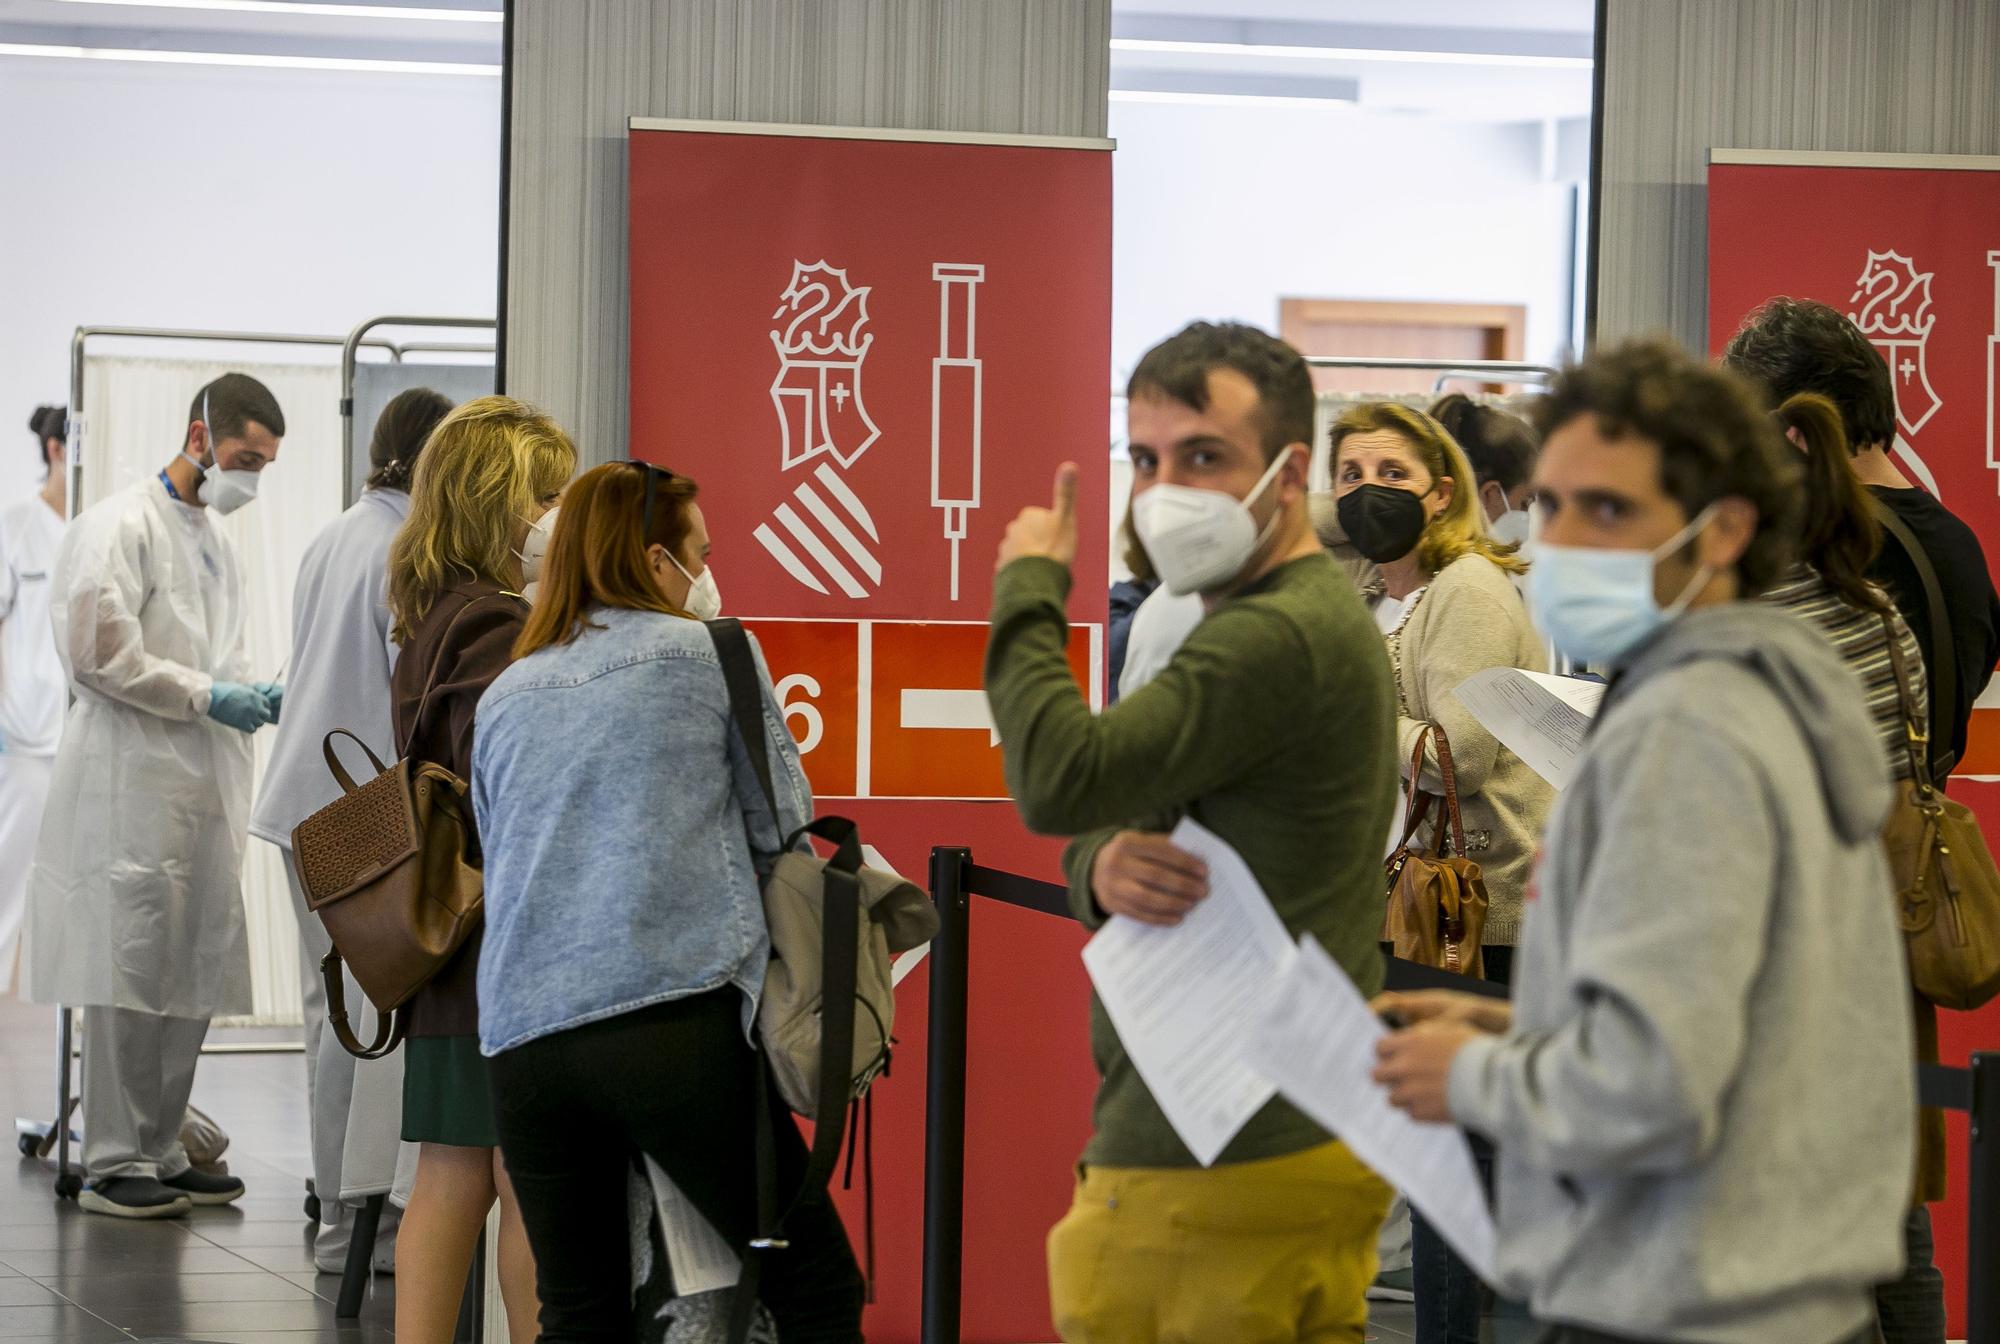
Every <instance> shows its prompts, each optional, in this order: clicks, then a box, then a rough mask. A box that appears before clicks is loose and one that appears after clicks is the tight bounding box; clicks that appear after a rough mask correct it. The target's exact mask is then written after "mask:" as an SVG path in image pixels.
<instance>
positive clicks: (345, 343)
mask: <svg viewBox="0 0 2000 1344" xmlns="http://www.w3.org/2000/svg"><path fill="white" fill-rule="evenodd" d="M377 327H487V328H490V329H492V330H493V331H494V332H495V333H496V334H497V333H498V331H499V326H498V324H497V323H496V322H495V320H494V319H493V318H490V317H403V316H398V315H396V314H393V313H392V314H390V315H389V316H387V317H371V318H369V319H368V320H367V321H366V322H363V323H361V324H360V325H358V326H356V327H355V328H354V330H352V331H350V332H348V333H347V336H346V338H345V339H343V340H342V341H340V343H339V344H340V500H341V507H342V508H345V507H347V506H348V505H350V504H352V503H354V501H353V500H352V499H350V498H349V497H348V493H347V492H348V491H349V490H351V489H353V488H354V485H353V482H354V365H355V357H356V356H357V355H358V354H359V353H360V350H361V347H362V346H364V345H374V344H385V345H389V348H390V349H392V350H394V351H396V362H397V363H401V362H402V357H403V356H404V355H406V354H411V353H413V352H415V351H419V350H421V351H426V352H429V353H433V354H447V353H448V354H479V353H486V352H491V351H492V350H493V347H492V346H490V345H467V344H458V343H455V342H436V341H424V342H413V343H409V344H405V345H394V344H391V343H389V342H386V341H383V340H382V339H381V338H380V337H377V338H376V339H375V340H373V341H371V340H369V339H368V333H369V332H371V331H373V330H374V329H375V328H377Z"/></svg>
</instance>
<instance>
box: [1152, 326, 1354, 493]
mask: <svg viewBox="0 0 2000 1344" xmlns="http://www.w3.org/2000/svg"><path fill="white" fill-rule="evenodd" d="M1216 369H1234V370H1236V372H1238V373H1240V374H1242V375H1243V376H1244V377H1245V378H1248V379H1249V380H1250V382H1251V385H1252V386H1254V387H1255V388H1256V389H1257V406H1258V413H1259V417H1260V419H1261V420H1262V422H1263V428H1264V457H1265V459H1266V460H1269V459H1271V458H1275V457H1276V456H1277V455H1278V454H1279V452H1281V451H1282V450H1283V449H1284V447H1285V445H1286V444H1291V443H1303V444H1311V443H1312V439H1313V407H1314V397H1313V384H1312V374H1311V373H1310V372H1308V371H1307V369H1306V362H1305V360H1304V359H1302V358H1300V357H1299V352H1298V351H1296V350H1294V349H1292V347H1291V346H1289V345H1287V344H1285V343H1284V342H1283V341H1281V340H1279V339H1278V338H1277V337H1276V336H1273V335H1271V334H1270V333H1269V332H1264V331H1259V330H1258V329H1257V328H1256V327H1253V326H1250V325H1248V324H1246V323H1242V322H1191V323H1189V324H1188V325H1187V326H1185V327H1183V328H1181V329H1180V330H1179V331H1178V332H1176V333H1175V334H1173V335H1172V336H1169V337H1167V339H1166V340H1164V341H1161V342H1160V343H1159V344H1158V345H1156V346H1154V347H1153V348H1152V349H1151V350H1148V351H1147V352H1146V355H1145V358H1143V359H1141V360H1140V361H1139V367H1138V368H1136V369H1134V370H1133V371H1132V379H1131V381H1130V382H1129V383H1128V384H1126V387H1125V393H1126V395H1127V396H1128V397H1140V396H1145V395H1148V394H1154V395H1159V396H1165V397H1168V398H1170V399H1172V400H1174V401H1178V402H1180V403H1181V404H1182V405H1183V406H1191V407H1193V408H1194V409H1195V410H1197V411H1205V410H1207V409H1208V375H1209V374H1210V373H1211V372H1213V371H1214V370H1216Z"/></svg>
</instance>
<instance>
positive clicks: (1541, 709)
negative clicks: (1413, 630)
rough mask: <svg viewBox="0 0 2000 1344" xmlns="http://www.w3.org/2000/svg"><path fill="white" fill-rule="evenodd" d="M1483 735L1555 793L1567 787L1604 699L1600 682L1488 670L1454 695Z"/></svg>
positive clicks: (1471, 678)
mask: <svg viewBox="0 0 2000 1344" xmlns="http://www.w3.org/2000/svg"><path fill="white" fill-rule="evenodd" d="M1453 694H1454V695H1456V696H1457V697H1458V702H1459V703H1460V704H1462V705H1464V706H1465V707H1466V709H1468V710H1470V711H1471V713H1472V717H1473V718H1475V719H1478V720H1479V722H1480V725H1481V726H1482V727H1484V728H1485V729H1486V731H1487V732H1489V733H1491V734H1493V736H1494V737H1496V738H1498V739H1499V740H1500V744H1501V745H1502V746H1504V747H1506V748H1507V750H1509V751H1511V752H1513V753H1514V754H1515V755H1516V756H1519V757H1520V758H1521V759H1522V760H1524V761H1526V762H1527V763H1528V765H1529V767H1530V768H1531V769H1533V770H1534V772H1535V773H1536V774H1538V775H1540V776H1541V777H1542V778H1543V779H1546V780H1547V781H1548V782H1549V783H1550V784H1553V785H1554V786H1555V787H1556V788H1558V789H1560V788H1563V787H1564V786H1565V785H1567V784H1568V783H1569V777H1570V771H1571V770H1572V769H1573V768H1574V767H1575V765H1576V758H1577V757H1578V756H1580V755H1582V754H1583V740H1584V737H1585V735H1586V734H1588V733H1589V731H1590V721H1591V720H1592V719H1593V718H1595V717H1596V716H1597V707H1598V705H1599V704H1600V703H1602V701H1603V700H1604V686H1603V684H1602V683H1601V682H1595V681H1583V680H1580V679H1578V678H1576V677H1553V676H1550V675H1549V674H1548V673H1546V672H1523V671H1522V670H1521V669H1519V668H1515V667H1489V668H1487V669H1486V670H1485V671H1484V672H1475V673H1473V674H1472V675H1471V676H1469V677H1467V678H1466V679H1465V680H1464V681H1462V682H1460V683H1459V685H1458V689H1457V690H1456V691H1454V692H1453Z"/></svg>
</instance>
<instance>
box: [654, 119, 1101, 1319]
mask: <svg viewBox="0 0 2000 1344" xmlns="http://www.w3.org/2000/svg"><path fill="white" fill-rule="evenodd" d="M1086 143H1087V142H1078V143H1077V145H1074V146H1064V145H1061V144H1046V143H1003V142H1001V140H1000V138H999V137H987V138H984V139H981V138H979V137H972V138H970V139H968V140H966V141H950V140H946V139H944V138H942V137H934V136H922V137H898V135H897V133H895V132H879V133H877V132H846V131H843V132H823V131H815V130H814V129H813V128H808V127H798V128H786V129H785V130H784V131H782V132H772V133H739V132H738V130H737V129H736V128H732V127H729V126H727V125H701V124H658V123H653V124H648V123H635V124H634V127H633V131H632V135H631V147H630V152H631V240H630V247H631V258H630V260H631V339H632V367H631V444H632V452H633V454H634V455H635V456H638V457H643V458H645V459H647V460H649V461H653V462H658V463H661V464H663V465H666V466H669V467H672V468H673V469H674V470H676V471H680V472H684V473H686V474H687V475H689V476H691V477H693V478H694V479H695V480H696V481H697V482H698V483H699V484H700V486H701V504H702V508H703V511H704V513H705V514H706V516H707V521H708V526H709V531H710V534H711V537H712V538H713V541H714V546H715V551H714V557H713V563H714V565H715V568H716V577H717V579H718V581H719V584H720V587H721V589H722V592H723V594H724V596H725V599H726V601H727V602H728V604H729V605H728V609H729V610H730V611H731V613H732V614H737V615H741V616H742V617H744V618H745V620H746V621H747V622H749V624H750V625H751V627H752V628H753V629H754V630H755V631H756V634H757V637H758V640H759V642H760V643H761V644H762V646H763V648H764V651H765V654H766V657H767V659H768V661H769V663H770V667H771V675H772V680H773V681H774V683H775V684H776V687H777V690H778V695H779V699H780V700H781V701H782V702H783V703H784V705H785V711H786V722H787V724H788V726H789V727H790V728H791V730H792V733H793V736H794V737H795V738H796V739H797V740H798V742H799V746H800V751H801V756H802V760H803V761H804V763H805V768H806V773H807V775H808V777H809V778H810V779H811V781H812V785H813V790H814V793H815V795H816V796H817V798H818V799H819V800H820V801H821V802H822V804H823V805H824V810H827V811H836V812H840V813H842V814H845V815H849V816H853V817H854V818H855V819H856V820H858V821H859V822H860V823H861V825H862V830H863V834H864V835H865V836H866V838H867V839H868V841H869V842H870V843H871V844H872V845H874V846H876V847H877V850H878V853H879V854H880V855H881V857H883V858H885V859H886V860H888V861H889V862H891V863H892V864H893V865H894V866H895V867H896V868H898V869H899V870H900V871H902V872H904V873H907V874H910V875H912V876H913V877H916V878H917V879H918V880H919V881H921V880H923V878H924V875H925V874H926V872H927V865H928V861H929V852H930V848H931V846H933V845H938V844H953V845H969V846H971V847H973V849H974V853H975V855H976V856H977V858H978V860H979V862H981V863H982V864H985V865H988V866H992V867H1001V868H1009V869H1013V870H1016V871H1020V872H1026V873H1029V874H1030V875H1033V876H1037V877H1043V878H1049V879H1055V878H1057V877H1059V873H1058V872H1057V868H1056V856H1057V848H1056V846H1055V845H1053V844H1052V843H1051V842H1049V841H1046V840H1036V839H1032V838H1031V837H1029V836H1028V835H1027V834H1026V833H1025V832H1024V831H1023V830H1022V829H1021V827H1020V824H1019V822H1018V820H1017V819H1016V815H1015V812H1014V809H1013V807H1012V805H1011V804H1009V803H1007V802H1005V801H1004V800H1005V797H1006V789H1005V784H1004V779H1003V776H1002V771H1001V748H1000V744H999V742H998V740H997V738H996V737H995V736H994V733H993V723H992V717H991V714H990V712H989V710H988V709H987V706H986V700H985V695H984V693H983V691H982V690H981V675H980V672H981V660H982V656H983V653H984V648H985V626H984V619H985V616H986V611H987V606H988V601H989V597H990V593H991V582H992V578H991V576H992V571H993V557H994V553H995V551H996V550H997V548H998V546H999V543H1000V540H1001V537H1002V535H1003V534H1004V532H1005V529H1006V526H1007V523H1008V522H1009V521H1011V520H1012V518H1013V517H1014V514H1015V513H1016V512H1017V511H1019V509H1020V508H1021V507H1022V506H1024V505H1026V504H1030V503H1039V502H1045V501H1046V500H1047V499H1048V497H1049V496H1050V493H1051V490H1052V485H1053V481H1054V477H1055V472H1056V468H1057V467H1058V466H1059V465H1060V464H1061V463H1063V462H1065V461H1074V462H1076V463H1078V464H1079V465H1081V466H1082V468H1083V476H1082V480H1081V482H1080V501H1081V503H1080V507H1079V508H1078V510H1077V512H1078V516H1079V517H1080V518H1081V519H1082V520H1083V535H1082V538H1081V549H1080V552H1079V556H1078V560H1077V565H1076V590H1075V596H1074V597H1073V599H1072V601H1071V609H1070V614H1071V619H1072V620H1073V621H1075V622H1076V629H1075V631H1074V634H1073V638H1072V640H1071V646H1070V665H1071V668H1072V670H1073V671H1074V672H1075V674H1076V677H1077V680H1078V682H1079V683H1080V684H1081V685H1083V686H1085V687H1087V688H1090V694H1091V696H1092V700H1093V703H1096V702H1097V700H1098V699H1099V698H1100V692H1099V689H1098V688H1101V687H1102V685H1103V681H1104V672H1103V667H1104V656H1105V655H1104V630H1103V623H1104V619H1105V605H1106V589H1107V585H1108V582H1109V579H1108V574H1107V551H1108V546H1107V538H1106V536H1105V530H1104V527H1105V524H1104V520H1105V519H1106V518H1107V517H1108V516H1109V511H1110V510H1109V502H1108V500H1107V498H1106V495H1107V492H1108V491H1109V488H1110V482H1109V461H1108V453H1107V436H1106V415H1107V406H1108V398H1107V395H1106V392H1107V387H1108V381H1107V380H1108V378H1109V371H1110V299H1111V256H1110V236H1111V235H1110V228H1111V174H1110V158H1109V156H1108V155H1107V154H1104V153H1102V152H1098V151H1097V149H1096V147H1095V146H1091V147H1085V145H1086ZM973 936H974V947H975V952H974V957H975V961H974V969H973V973H972V977H971V983H972V987H973V988H972V995H973V998H972V1005H971V1026H970V1034H971V1043H970V1049H969V1064H968V1078H969V1082H968V1093H969V1101H968V1119H967V1134H966V1153H967V1178H966V1202H967V1207H968V1208H973V1209H977V1210H978V1217H977V1218H976V1219H974V1220H971V1225H970V1226H968V1228H967V1229H966V1269H965V1328H964V1337H965V1338H966V1339H967V1340H969V1341H982V1340H991V1341H1007V1340H1032V1339H1047V1338H1051V1337H1052V1331H1051V1329H1050V1324H1049V1316H1048V1290H1047V1272H1046V1267H1045V1260H1044V1255H1043V1239H1044V1237H1045V1235H1046V1233H1047V1231H1048V1228H1049V1227H1050V1226H1051V1225H1052V1224H1053V1223H1054V1222H1055V1220H1056V1219H1057V1218H1058V1217H1060V1216H1061V1214H1062V1212H1063V1210H1064V1208H1065V1207H1066V1206H1067V1201H1068V1194H1069V1171H1070V1164H1071V1163H1072V1162H1073V1161H1074V1160H1075V1157H1076V1154H1077V1153H1078V1152H1079V1151H1080V1149H1081V1147H1082V1144H1083V1141H1084V1139H1085V1138H1086V1137H1087V1133H1088V1129H1089V1100H1090V1095H1091V1092H1092V1089H1093V1086H1094V1081H1095V1080H1094V1076H1093V1074H1092V1072H1091V1068H1090V1062H1089V1055H1088V1047H1087V1011H1086V1010H1087V1003H1088V984H1087V981H1086V979H1085V977H1084V975H1083V971H1082V967H1081V965H1080V964H1079V963H1078V961H1077V956H1076V954H1077V950H1078V948H1079V946H1080V945H1081V941H1082V940H1081V934H1080V931H1079V930H1078V929H1076V928H1075V927H1074V926H1072V925H1068V924H1066V923H1064V922H1061V921H1057V920H1052V919H1050V918H1048V917H1047V916H1039V915H1031V914H1026V913H1022V912H1016V911H1011V910H1006V909H1001V908H993V907H987V906H985V905H984V904H983V903H980V908H979V910H978V912H977V914H976V915H975V922H974V935H973ZM926 983H927V977H926V976H925V975H924V973H923V971H922V969H921V968H920V969H919V970H918V971H917V972H916V973H915V974H914V975H912V976H911V977H910V978H909V979H908V980H907V981H905V982H904V984H903V986H902V987H901V989H900V990H899V997H898V1021H897V1026H896V1035H897V1037H898V1040H899V1046H898V1049H897V1053H896V1059H895V1064H894V1070H893V1073H892V1074H891V1076H890V1077H889V1078H887V1079H885V1080H884V1081H882V1082H881V1083H880V1084H878V1085H877V1087H876V1089H875V1177H876V1181H877V1186H878V1188H877V1192H876V1201H875V1213H876V1223H877V1256H876V1268H877V1275H878V1282H877V1301H876V1305H875V1306H874V1307H873V1308H872V1309H871V1311H870V1315H869V1320H868V1335H869V1338H871V1339H881V1340H887V1341H895V1340H914V1339H915V1338H916V1337H917V1308H918V1291H919V1284H920V1266H921V1254H920V1248H921V1234H922V1166H923V1160H922V1154H923V1140H922V1123H923V1090H924V1089H923V1084H924V1070H925V1060H924V1051H923V1030H924V1018H925V1012H924V997H923V996H924V993H925V987H926ZM860 1193H861V1192H860V1191H859V1190H858V1189H857V1190H855V1191H854V1192H853V1193H852V1195H843V1197H842V1198H843V1208H844V1209H845V1210H846V1212H847V1213H848V1214H849V1217H848V1226H849V1228H850V1230H851V1231H852V1233H853V1234H854V1236H855V1240H856V1243H857V1248H859V1244H860V1241H861V1233H862V1221H861V1219H860V1217H859V1216H858V1215H859V1210H860V1200H859V1196H860Z"/></svg>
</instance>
